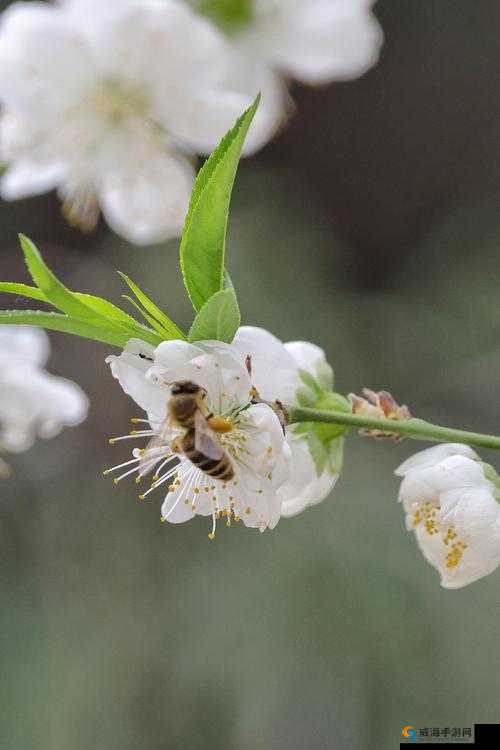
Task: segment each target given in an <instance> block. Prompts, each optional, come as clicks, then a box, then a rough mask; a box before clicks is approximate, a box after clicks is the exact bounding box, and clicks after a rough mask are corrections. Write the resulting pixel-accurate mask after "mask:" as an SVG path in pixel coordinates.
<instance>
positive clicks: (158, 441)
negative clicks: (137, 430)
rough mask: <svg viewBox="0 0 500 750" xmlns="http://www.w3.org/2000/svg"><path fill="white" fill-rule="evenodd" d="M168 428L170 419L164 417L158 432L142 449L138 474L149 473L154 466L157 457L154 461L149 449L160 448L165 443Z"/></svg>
mask: <svg viewBox="0 0 500 750" xmlns="http://www.w3.org/2000/svg"><path fill="white" fill-rule="evenodd" d="M169 429H170V420H169V419H166V420H165V422H164V423H163V424H162V425H161V427H160V429H159V430H158V433H157V434H156V435H154V436H153V437H152V438H151V440H150V441H149V443H148V444H147V445H146V447H145V449H144V454H143V457H142V459H141V461H140V462H139V474H140V476H145V475H146V474H149V472H150V471H151V470H152V469H153V468H154V466H155V463H156V462H157V461H158V458H157V459H156V461H153V457H152V456H151V451H153V450H154V449H155V448H161V447H162V446H165V443H166V435H167V432H168V430H169Z"/></svg>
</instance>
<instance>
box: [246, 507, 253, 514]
mask: <svg viewBox="0 0 500 750" xmlns="http://www.w3.org/2000/svg"><path fill="white" fill-rule="evenodd" d="M251 512H252V509H251V507H250V506H249V505H247V507H246V508H245V515H247V516H249V515H250V513H251Z"/></svg>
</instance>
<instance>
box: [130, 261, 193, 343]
mask: <svg viewBox="0 0 500 750" xmlns="http://www.w3.org/2000/svg"><path fill="white" fill-rule="evenodd" d="M118 273H119V274H120V276H121V277H122V279H123V280H124V281H125V283H126V284H127V285H128V286H129V287H130V289H131V290H132V292H133V293H134V294H135V296H136V297H137V299H138V300H139V302H140V303H141V305H142V306H143V307H144V309H145V311H146V313H144V311H142V310H141V308H140V307H138V305H135V303H133V304H134V305H135V307H137V309H138V310H139V312H140V313H141V314H142V315H144V317H145V318H146V320H147V321H148V322H149V323H150V325H152V326H153V328H154V329H155V330H156V331H158V332H159V333H161V334H163V336H164V338H165V339H183V340H184V341H185V339H186V337H185V336H184V334H183V333H182V331H181V330H180V328H178V327H177V326H176V325H175V323H174V322H173V321H172V320H170V318H169V317H168V315H166V314H165V313H164V312H163V310H161V309H160V308H159V307H158V305H156V304H155V303H154V302H153V301H152V300H151V299H149V297H148V296H147V295H146V294H145V293H144V292H143V291H142V289H140V288H139V287H138V286H137V284H136V283H135V282H134V281H132V279H129V277H128V276H126V275H125V274H124V273H122V272H121V271H118ZM126 299H128V300H129V301H132V300H130V297H126ZM153 321H156V322H153Z"/></svg>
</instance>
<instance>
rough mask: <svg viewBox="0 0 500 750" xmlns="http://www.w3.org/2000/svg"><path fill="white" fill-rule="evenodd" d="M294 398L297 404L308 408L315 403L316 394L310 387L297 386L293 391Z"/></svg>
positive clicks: (312, 406)
mask: <svg viewBox="0 0 500 750" xmlns="http://www.w3.org/2000/svg"><path fill="white" fill-rule="evenodd" d="M295 398H296V400H297V403H298V405H299V406H306V407H308V408H310V409H312V408H314V405H315V404H316V398H317V396H316V394H315V393H314V391H312V390H311V389H310V388H298V389H297V390H296V391H295Z"/></svg>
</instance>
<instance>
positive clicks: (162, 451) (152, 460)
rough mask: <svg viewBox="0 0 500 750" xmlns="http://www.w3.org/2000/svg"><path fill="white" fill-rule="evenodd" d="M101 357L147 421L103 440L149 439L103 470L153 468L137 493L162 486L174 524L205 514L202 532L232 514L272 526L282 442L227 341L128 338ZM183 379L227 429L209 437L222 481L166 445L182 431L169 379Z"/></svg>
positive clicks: (282, 468) (285, 471)
mask: <svg viewBox="0 0 500 750" xmlns="http://www.w3.org/2000/svg"><path fill="white" fill-rule="evenodd" d="M108 362H109V363H110V364H111V370H112V373H113V375H114V377H115V378H117V379H118V380H119V382H120V384H121V386H122V388H123V389H124V391H125V392H126V393H128V394H129V395H130V396H131V397H132V398H133V399H134V400H135V401H136V403H137V404H138V405H139V406H140V407H141V408H142V409H144V410H145V411H146V412H147V420H141V419H140V418H137V419H136V420H134V421H136V422H141V421H143V422H145V426H144V429H142V430H137V431H133V433H132V434H130V435H126V436H123V437H122V438H114V439H112V440H111V442H112V443H116V442H117V441H119V440H123V439H130V438H132V439H135V438H140V439H147V440H149V441H150V443H149V445H148V446H147V447H146V448H141V449H135V450H134V451H133V455H134V458H133V459H131V460H130V461H126V462H125V463H124V464H121V465H119V466H117V467H114V469H111V470H108V471H107V472H105V473H108V472H109V471H115V470H118V469H121V468H125V469H126V470H125V472H124V473H123V474H121V475H120V476H118V477H116V479H115V482H116V483H117V482H119V481H120V480H121V479H123V478H125V477H126V476H129V475H131V474H134V473H136V474H137V479H138V480H140V479H141V478H142V477H144V476H146V475H148V474H150V473H151V472H152V471H153V470H154V475H153V482H152V485H151V487H150V488H149V489H148V490H146V491H144V492H143V493H142V494H141V496H140V498H141V499H145V498H146V497H147V496H148V495H150V493H151V492H153V491H154V490H156V489H158V488H160V487H163V488H164V489H165V490H167V492H166V495H165V499H164V502H163V505H162V511H161V512H162V517H163V519H164V520H165V521H169V522H171V523H182V522H184V521H188V520H190V519H191V518H193V517H194V516H195V515H201V516H211V517H212V530H211V532H210V538H213V536H214V534H215V525H216V521H217V519H218V518H220V517H221V516H224V517H225V518H226V523H227V524H228V525H230V523H231V520H235V519H236V520H241V521H243V523H244V524H245V526H248V527H252V528H258V529H260V531H264V530H265V529H266V528H271V529H272V528H274V527H275V526H276V524H277V523H278V521H279V518H280V515H281V505H282V498H281V494H280V488H281V487H282V485H283V483H284V482H285V481H286V480H287V478H288V475H289V466H288V464H289V455H288V447H287V444H286V441H285V438H284V435H283V429H282V426H281V424H280V421H279V419H278V417H277V416H276V414H275V412H274V411H273V409H272V408H271V407H270V406H268V405H266V404H253V403H251V401H252V395H253V391H252V384H251V381H250V377H249V374H248V370H247V368H246V366H245V358H244V357H241V356H239V352H238V351H237V350H235V349H234V347H231V346H229V345H227V344H223V343H221V342H215V341H214V342H210V341H205V342H201V343H197V344H196V345H193V344H188V343H186V342H184V341H167V342H163V343H162V344H160V345H159V346H158V347H157V349H156V350H154V349H153V348H152V347H150V346H148V345H147V344H144V343H143V342H141V341H136V340H132V341H130V342H129V344H128V345H127V347H126V348H125V350H124V352H123V353H122V354H121V355H120V356H111V357H109V358H108ZM186 380H187V381H191V382H193V383H195V384H196V385H199V386H201V387H202V388H203V389H204V390H205V391H206V400H205V402H204V404H205V405H206V410H207V414H213V415H216V416H217V417H223V418H224V419H225V420H228V423H229V426H230V427H229V430H228V431H227V432H226V433H225V434H221V435H220V436H217V438H218V439H219V440H220V445H221V446H222V448H223V450H224V452H225V453H226V456H227V457H228V458H229V460H230V462H231V464H232V467H233V470H234V477H233V478H232V479H230V480H228V481H225V480H218V479H214V478H213V477H210V476H209V475H208V474H206V473H205V472H203V471H201V470H200V469H199V468H197V466H196V465H195V464H194V463H192V462H191V461H190V460H189V459H188V458H187V456H186V455H184V454H183V453H182V451H179V450H178V449H177V447H175V448H174V447H173V441H174V440H175V439H176V438H178V437H179V436H180V435H182V434H183V433H184V434H185V432H186V430H185V429H183V428H182V427H176V425H175V423H173V422H172V421H169V420H168V418H167V406H168V403H169V401H170V399H171V397H172V396H171V385H172V384H173V383H176V382H178V381H186ZM205 416H206V415H205Z"/></svg>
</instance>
